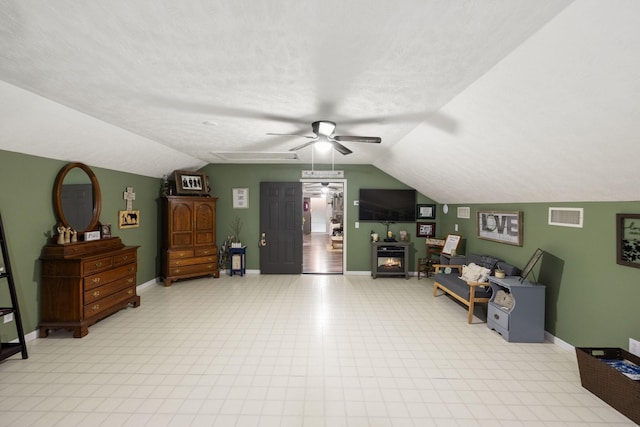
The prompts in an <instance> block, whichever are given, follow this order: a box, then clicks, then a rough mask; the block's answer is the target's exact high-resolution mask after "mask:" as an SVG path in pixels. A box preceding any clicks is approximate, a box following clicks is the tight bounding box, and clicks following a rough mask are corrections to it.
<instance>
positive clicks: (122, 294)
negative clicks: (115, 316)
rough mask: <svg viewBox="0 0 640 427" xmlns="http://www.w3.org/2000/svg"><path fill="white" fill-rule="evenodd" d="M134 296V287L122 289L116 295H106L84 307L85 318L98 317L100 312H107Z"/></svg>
mask: <svg viewBox="0 0 640 427" xmlns="http://www.w3.org/2000/svg"><path fill="white" fill-rule="evenodd" d="M135 294H136V289H135V287H131V288H127V289H122V290H120V291H118V292H116V293H113V294H111V295H108V296H106V297H104V298H102V299H101V300H99V301H95V302H91V303H89V304H86V305H85V306H84V316H85V318H89V317H93V316H97V315H99V314H100V313H101V312H103V311H105V310H108V309H109V308H111V307H113V306H114V305H117V304H121V303H122V302H123V301H126V300H127V299H129V298H131V297H132V296H134V295H135Z"/></svg>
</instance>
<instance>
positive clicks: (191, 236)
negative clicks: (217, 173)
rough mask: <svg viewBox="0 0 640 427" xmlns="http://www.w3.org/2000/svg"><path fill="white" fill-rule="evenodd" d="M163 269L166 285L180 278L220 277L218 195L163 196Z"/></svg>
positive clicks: (162, 273)
mask: <svg viewBox="0 0 640 427" xmlns="http://www.w3.org/2000/svg"><path fill="white" fill-rule="evenodd" d="M160 200H161V214H162V242H161V245H162V246H161V251H162V271H161V276H162V279H163V280H164V284H165V286H171V283H172V282H173V281H175V280H178V279H189V278H193V277H201V276H214V277H220V270H219V268H218V246H216V200H217V198H215V197H198V196H166V197H162V198H161V199H160Z"/></svg>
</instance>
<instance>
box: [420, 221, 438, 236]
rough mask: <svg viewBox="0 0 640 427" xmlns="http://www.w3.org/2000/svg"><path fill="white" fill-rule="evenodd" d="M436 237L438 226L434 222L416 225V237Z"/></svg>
mask: <svg viewBox="0 0 640 427" xmlns="http://www.w3.org/2000/svg"><path fill="white" fill-rule="evenodd" d="M435 235H436V224H435V223H433V222H418V223H416V237H433V236H435Z"/></svg>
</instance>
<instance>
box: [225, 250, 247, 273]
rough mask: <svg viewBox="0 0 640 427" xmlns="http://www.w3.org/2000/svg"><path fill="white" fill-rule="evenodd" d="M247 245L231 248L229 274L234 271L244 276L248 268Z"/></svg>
mask: <svg viewBox="0 0 640 427" xmlns="http://www.w3.org/2000/svg"><path fill="white" fill-rule="evenodd" d="M246 257H247V247H246V246H243V247H241V248H229V275H231V276H233V274H234V273H236V274H240V276H244V274H245V273H246V272H247V268H246Z"/></svg>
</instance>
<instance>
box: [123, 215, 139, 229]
mask: <svg viewBox="0 0 640 427" xmlns="http://www.w3.org/2000/svg"><path fill="white" fill-rule="evenodd" d="M136 227H140V211H118V228H136Z"/></svg>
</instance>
